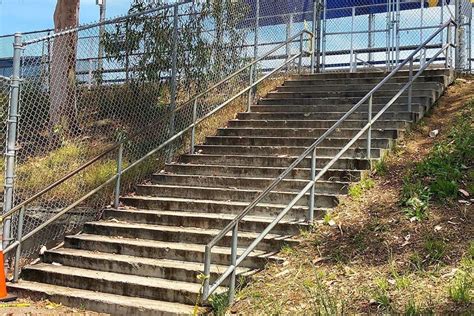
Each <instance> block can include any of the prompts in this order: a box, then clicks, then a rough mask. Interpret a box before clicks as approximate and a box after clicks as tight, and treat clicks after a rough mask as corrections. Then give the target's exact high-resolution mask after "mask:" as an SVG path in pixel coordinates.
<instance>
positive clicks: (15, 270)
mask: <svg viewBox="0 0 474 316" xmlns="http://www.w3.org/2000/svg"><path fill="white" fill-rule="evenodd" d="M24 219H25V207H24V206H23V207H22V208H21V209H20V213H19V214H18V231H17V235H16V240H17V241H18V246H16V252H15V266H14V267H13V283H16V282H18V277H19V275H20V260H21V238H22V237H23V223H24Z"/></svg>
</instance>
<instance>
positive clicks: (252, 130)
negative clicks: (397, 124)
mask: <svg viewBox="0 0 474 316" xmlns="http://www.w3.org/2000/svg"><path fill="white" fill-rule="evenodd" d="M326 131H327V128H256V127H227V128H220V129H218V130H217V136H257V137H258V136H260V137H262V136H268V137H301V136H302V137H314V138H318V137H320V136H321V135H323V134H324V133H325V132H326ZM359 131H360V128H338V129H336V130H335V131H333V132H332V133H331V134H330V136H331V137H338V138H344V137H346V138H348V141H349V140H350V139H351V138H352V137H354V136H355V135H356V134H357V133H358V132H359ZM402 134H403V130H399V129H389V128H385V129H379V128H373V129H372V137H376V138H393V139H396V138H398V137H400V136H401V135H402Z"/></svg>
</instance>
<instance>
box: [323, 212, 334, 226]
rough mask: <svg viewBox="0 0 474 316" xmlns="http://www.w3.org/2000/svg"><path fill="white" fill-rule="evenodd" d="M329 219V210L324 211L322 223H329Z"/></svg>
mask: <svg viewBox="0 0 474 316" xmlns="http://www.w3.org/2000/svg"><path fill="white" fill-rule="evenodd" d="M331 220H332V214H331V212H326V213H325V214H324V218H323V221H324V224H326V225H329V222H331Z"/></svg>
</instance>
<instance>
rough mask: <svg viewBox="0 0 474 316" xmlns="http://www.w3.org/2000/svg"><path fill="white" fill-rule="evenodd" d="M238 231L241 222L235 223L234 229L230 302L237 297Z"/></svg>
mask: <svg viewBox="0 0 474 316" xmlns="http://www.w3.org/2000/svg"><path fill="white" fill-rule="evenodd" d="M238 233H239V223H238V222H237V223H235V226H234V229H233V230H232V245H231V254H230V256H231V259H230V260H231V262H230V264H231V266H234V270H233V271H232V274H231V275H230V285H229V304H232V303H233V302H234V298H235V277H236V272H237V266H236V264H237V244H238Z"/></svg>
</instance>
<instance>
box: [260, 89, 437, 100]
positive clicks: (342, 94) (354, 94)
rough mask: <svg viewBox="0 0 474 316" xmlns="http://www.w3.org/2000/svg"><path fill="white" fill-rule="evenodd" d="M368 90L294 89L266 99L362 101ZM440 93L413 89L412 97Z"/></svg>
mask: <svg viewBox="0 0 474 316" xmlns="http://www.w3.org/2000/svg"><path fill="white" fill-rule="evenodd" d="M369 91H370V90H367V91H365V90H360V89H355V90H349V91H347V90H332V91H327V90H326V91H324V90H323V91H320V90H318V91H300V90H298V89H295V91H274V92H269V93H268V94H267V96H266V98H269V99H290V98H297V99H300V98H342V99H344V98H359V99H362V98H363V97H364V96H365V95H366V94H367V93H368V92H369ZM398 92H399V90H388V89H381V90H378V91H376V92H375V93H374V95H373V98H374V99H375V100H377V99H378V98H382V97H383V98H392V97H393V96H395V95H396V94H397V93H398ZM441 93H442V89H441V88H440V89H414V88H412V96H416V97H429V98H434V99H436V98H438V97H439V96H440V95H441ZM402 96H408V90H405V91H404V92H403V93H402Z"/></svg>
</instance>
